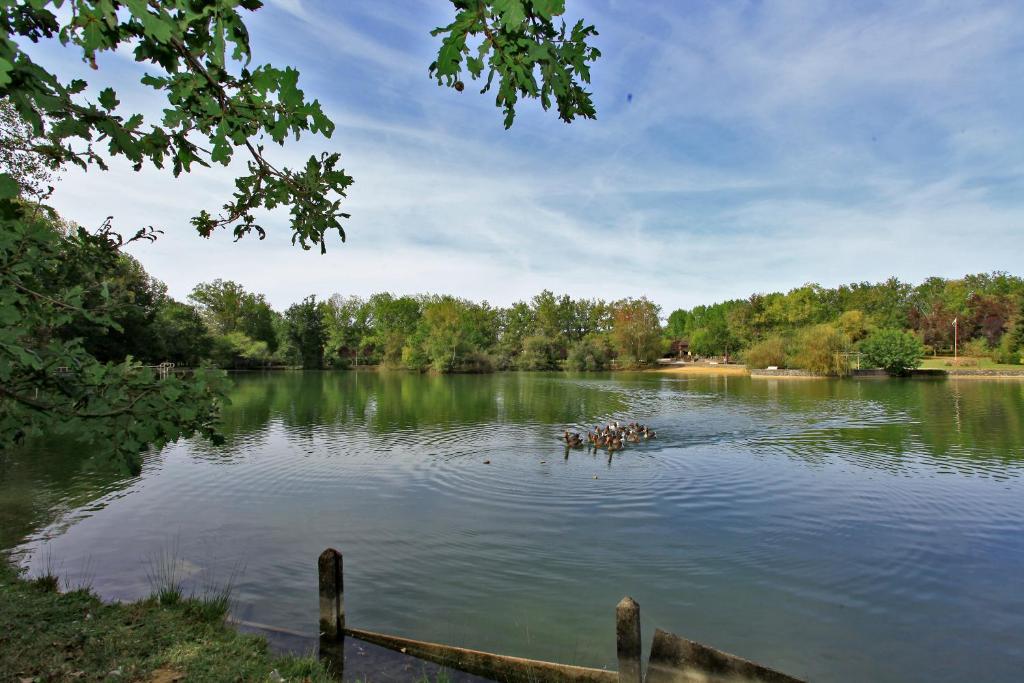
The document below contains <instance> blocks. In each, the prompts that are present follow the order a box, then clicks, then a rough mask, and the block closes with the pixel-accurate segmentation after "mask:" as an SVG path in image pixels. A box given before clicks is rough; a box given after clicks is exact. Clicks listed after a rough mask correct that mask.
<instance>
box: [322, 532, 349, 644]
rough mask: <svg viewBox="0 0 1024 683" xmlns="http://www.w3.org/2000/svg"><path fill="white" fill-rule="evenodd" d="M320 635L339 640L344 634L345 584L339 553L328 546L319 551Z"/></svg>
mask: <svg viewBox="0 0 1024 683" xmlns="http://www.w3.org/2000/svg"><path fill="white" fill-rule="evenodd" d="M317 566H318V569H319V573H320V637H321V638H325V639H328V640H341V639H342V638H343V637H344V635H345V584H344V579H343V575H342V563H341V553H339V552H338V551H337V550H335V549H334V548H328V549H327V550H325V551H323V552H322V553H320V560H319V561H318V563H317Z"/></svg>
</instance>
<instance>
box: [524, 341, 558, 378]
mask: <svg viewBox="0 0 1024 683" xmlns="http://www.w3.org/2000/svg"><path fill="white" fill-rule="evenodd" d="M518 367H519V369H520V370H557V369H558V358H557V349H556V345H555V342H554V340H552V339H550V338H549V337H545V336H543V335H539V334H538V335H532V336H529V337H527V338H526V339H524V340H523V352H522V353H521V354H520V355H519V362H518Z"/></svg>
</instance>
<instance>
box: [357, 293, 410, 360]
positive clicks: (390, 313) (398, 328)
mask: <svg viewBox="0 0 1024 683" xmlns="http://www.w3.org/2000/svg"><path fill="white" fill-rule="evenodd" d="M367 312H368V316H367V325H368V327H369V330H370V334H369V336H368V337H365V338H364V339H363V347H364V348H366V347H369V348H370V349H372V350H373V353H374V355H376V357H377V358H378V359H379V360H380V361H381V362H382V363H384V364H385V365H390V366H398V365H400V364H401V363H402V349H403V348H404V347H405V345H406V341H407V340H408V339H409V337H410V336H411V335H412V334H413V333H414V332H415V331H416V326H417V324H418V323H419V319H420V315H422V302H421V301H420V300H419V299H417V298H415V297H411V296H399V297H396V296H393V295H392V294H390V293H389V292H383V293H381V294H374V295H373V296H371V297H370V299H369V301H367Z"/></svg>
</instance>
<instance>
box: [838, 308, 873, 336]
mask: <svg viewBox="0 0 1024 683" xmlns="http://www.w3.org/2000/svg"><path fill="white" fill-rule="evenodd" d="M836 324H837V325H838V327H839V331H840V332H842V333H843V334H844V335H846V338H847V339H849V340H850V341H851V342H854V343H856V342H859V341H860V340H861V339H863V338H864V337H866V336H867V335H868V332H869V331H870V324H869V323H868V317H867V316H866V315H864V311H861V310H859V309H856V308H851V309H850V310H848V311H843V312H842V314H841V315H840V316H839V319H838V320H837V321H836Z"/></svg>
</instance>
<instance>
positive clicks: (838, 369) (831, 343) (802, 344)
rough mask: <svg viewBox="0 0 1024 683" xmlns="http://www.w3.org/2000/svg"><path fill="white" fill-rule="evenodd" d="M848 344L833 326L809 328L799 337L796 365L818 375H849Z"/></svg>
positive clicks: (824, 325)
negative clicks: (846, 353)
mask: <svg viewBox="0 0 1024 683" xmlns="http://www.w3.org/2000/svg"><path fill="white" fill-rule="evenodd" d="M915 341H916V339H915ZM848 343H849V342H848V340H847V339H846V337H845V336H844V335H843V333H842V332H840V331H839V330H837V329H836V328H835V327H833V326H832V325H829V324H827V323H824V324H821V325H814V326H812V327H808V328H807V329H805V330H802V331H801V332H800V335H799V336H798V337H797V350H796V354H795V357H794V361H795V365H796V366H797V367H798V368H802V369H804V370H807V371H809V372H812V373H814V374H816V375H832V376H842V375H847V374H849V364H848V363H847V360H846V356H845V355H843V353H844V352H845V351H846V348H847V344H848Z"/></svg>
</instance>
